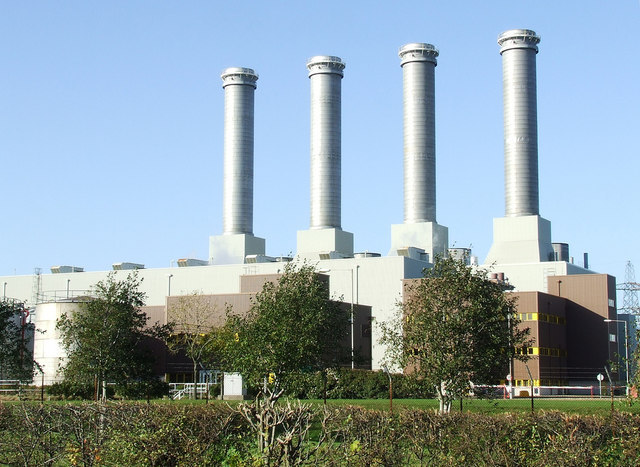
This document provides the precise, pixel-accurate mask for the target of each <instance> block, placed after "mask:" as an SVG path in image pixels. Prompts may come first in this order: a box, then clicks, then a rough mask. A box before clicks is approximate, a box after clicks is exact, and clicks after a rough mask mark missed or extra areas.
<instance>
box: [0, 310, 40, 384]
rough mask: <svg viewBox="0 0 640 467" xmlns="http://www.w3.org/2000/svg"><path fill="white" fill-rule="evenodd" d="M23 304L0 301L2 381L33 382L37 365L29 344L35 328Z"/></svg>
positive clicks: (0, 372) (0, 376) (0, 369)
mask: <svg viewBox="0 0 640 467" xmlns="http://www.w3.org/2000/svg"><path fill="white" fill-rule="evenodd" d="M28 313H29V312H28V311H27V310H25V309H24V305H23V304H22V303H19V302H16V301H14V300H5V299H1V300H0V379H11V380H20V381H27V382H29V381H31V380H32V379H33V373H34V369H35V364H34V361H33V354H32V352H31V350H30V345H29V343H30V342H31V340H32V339H33V333H34V332H35V327H34V325H33V324H31V323H29V322H28V321H27V319H26V318H27V316H28Z"/></svg>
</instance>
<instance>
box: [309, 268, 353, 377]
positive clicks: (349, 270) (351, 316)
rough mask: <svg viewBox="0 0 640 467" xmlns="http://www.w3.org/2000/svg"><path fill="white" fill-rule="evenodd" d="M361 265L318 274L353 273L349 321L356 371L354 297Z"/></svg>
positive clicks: (328, 270)
mask: <svg viewBox="0 0 640 467" xmlns="http://www.w3.org/2000/svg"><path fill="white" fill-rule="evenodd" d="M359 269H360V265H359V264H357V265H356V266H354V267H352V268H349V269H320V270H319V271H318V272H319V273H320V274H323V273H330V272H331V271H344V272H350V273H351V300H350V302H351V304H350V306H349V315H350V316H349V321H350V323H351V369H352V370H353V369H355V311H354V308H353V307H354V297H355V296H356V294H355V292H354V288H357V285H358V284H357V282H358V279H359V277H358V273H359ZM354 271H355V274H356V280H355V281H354V279H353V276H354Z"/></svg>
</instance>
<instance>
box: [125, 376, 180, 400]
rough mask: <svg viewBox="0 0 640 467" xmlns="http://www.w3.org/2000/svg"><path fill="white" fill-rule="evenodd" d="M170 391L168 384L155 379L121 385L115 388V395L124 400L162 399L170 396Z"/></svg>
mask: <svg viewBox="0 0 640 467" xmlns="http://www.w3.org/2000/svg"><path fill="white" fill-rule="evenodd" d="M169 389H170V386H169V384H168V383H165V382H164V381H160V380H158V379H153V380H148V381H134V382H129V383H124V384H119V385H117V386H116V388H115V393H116V395H118V396H120V397H122V398H124V399H132V400H138V399H160V398H162V397H164V396H168V395H169Z"/></svg>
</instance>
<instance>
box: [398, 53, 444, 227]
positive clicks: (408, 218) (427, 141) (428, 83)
mask: <svg viewBox="0 0 640 467" xmlns="http://www.w3.org/2000/svg"><path fill="white" fill-rule="evenodd" d="M398 55H399V57H400V60H401V63H400V66H401V67H402V79H403V90H404V91H403V103H404V106H403V107H404V222H405V224H412V223H417V222H436V123H435V84H434V71H435V67H436V65H437V64H438V61H437V60H436V57H437V56H438V49H437V48H435V47H434V46H433V45H431V44H423V43H412V44H406V45H405V46H403V47H401V48H400V52H399V53H398Z"/></svg>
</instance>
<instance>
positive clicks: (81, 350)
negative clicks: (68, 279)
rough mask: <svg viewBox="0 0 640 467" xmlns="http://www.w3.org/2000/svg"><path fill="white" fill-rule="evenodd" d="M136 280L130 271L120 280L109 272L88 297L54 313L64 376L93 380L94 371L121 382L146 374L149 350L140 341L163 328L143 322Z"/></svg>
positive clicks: (140, 298) (98, 374) (86, 380)
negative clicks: (64, 355) (72, 307)
mask: <svg viewBox="0 0 640 467" xmlns="http://www.w3.org/2000/svg"><path fill="white" fill-rule="evenodd" d="M139 286H140V279H138V276H137V274H136V273H133V274H130V275H128V276H127V278H126V279H124V280H117V279H116V275H115V273H111V274H109V275H108V276H107V278H106V279H105V280H104V281H100V282H98V283H97V284H96V285H95V286H94V288H93V296H94V298H92V299H89V300H88V301H87V302H85V303H82V304H81V305H80V307H79V308H78V309H77V310H75V311H73V312H71V313H69V314H63V315H62V316H61V317H60V318H59V319H58V322H57V327H58V329H59V331H60V336H61V339H62V344H63V346H64V348H65V350H66V353H67V360H66V366H65V367H64V375H65V378H66V379H73V380H74V381H78V382H85V383H93V381H94V378H95V377H96V376H97V377H98V379H99V381H105V380H107V381H110V382H117V383H123V382H126V381H133V380H139V379H148V378H150V377H151V368H152V367H151V363H152V356H151V355H150V354H149V353H148V352H146V351H145V350H144V349H143V346H142V344H143V342H144V340H145V339H148V338H151V337H155V336H158V335H161V334H162V332H163V331H164V329H163V328H161V327H159V326H153V327H151V328H148V327H147V326H146V324H147V320H148V317H147V315H146V314H145V313H144V312H143V311H142V310H141V309H140V307H141V306H142V305H144V299H145V294H144V292H141V291H140V290H139Z"/></svg>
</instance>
